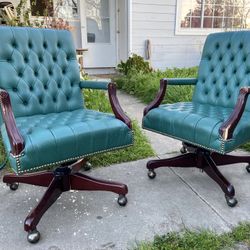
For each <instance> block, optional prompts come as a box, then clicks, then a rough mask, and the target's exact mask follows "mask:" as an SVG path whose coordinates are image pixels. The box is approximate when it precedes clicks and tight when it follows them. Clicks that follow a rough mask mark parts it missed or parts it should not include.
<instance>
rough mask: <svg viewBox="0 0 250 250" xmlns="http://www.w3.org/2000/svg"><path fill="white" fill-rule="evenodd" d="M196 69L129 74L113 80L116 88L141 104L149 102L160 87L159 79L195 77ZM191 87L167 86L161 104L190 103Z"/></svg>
mask: <svg viewBox="0 0 250 250" xmlns="http://www.w3.org/2000/svg"><path fill="white" fill-rule="evenodd" d="M197 70H198V68H197V67H192V68H182V69H178V68H174V69H167V70H165V71H155V72H152V73H148V74H141V73H138V74H130V75H128V76H118V77H115V78H114V81H115V82H116V83H117V85H118V87H119V88H120V89H122V90H124V91H126V92H127V93H129V94H132V95H135V96H136V97H138V98H139V99H140V100H141V101H142V102H144V103H149V102H151V101H152V100H153V99H154V98H155V96H156V94H157V92H158V90H159V86H160V79H161V78H181V77H196V76H197ZM193 89H194V87H193V86H168V89H167V95H166V97H165V99H164V101H163V103H166V102H168V103H174V102H179V101H190V100H191V98H192V94H193Z"/></svg>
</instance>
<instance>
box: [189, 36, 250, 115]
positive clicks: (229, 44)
mask: <svg viewBox="0 0 250 250" xmlns="http://www.w3.org/2000/svg"><path fill="white" fill-rule="evenodd" d="M244 86H250V32H249V31H238V32H224V33H214V34H210V35H209V36H208V37H207V39H206V42H205V44H204V48H203V53H202V58H201V62H200V66H199V72H198V82H197V85H196V88H195V91H194V95H193V101H195V102H199V103H203V104H210V105H215V106H222V107H227V108H233V107H234V106H235V104H236V101H237V97H238V94H239V90H240V88H241V87H244ZM246 109H247V110H248V111H250V102H248V103H247V106H246Z"/></svg>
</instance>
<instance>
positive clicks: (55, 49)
mask: <svg viewBox="0 0 250 250" xmlns="http://www.w3.org/2000/svg"><path fill="white" fill-rule="evenodd" d="M0 33H1V37H0V88H1V89H4V90H6V91H7V92H8V93H9V95H10V100H11V104H12V109H13V113H14V116H15V121H16V125H17V128H18V130H19V132H20V134H21V136H22V137H23V139H24V144H25V148H24V150H23V151H22V152H21V154H19V155H16V156H14V155H12V154H11V147H10V141H9V138H8V135H7V132H6V127H5V124H2V121H1V124H2V125H1V133H2V137H3V143H4V146H5V149H6V152H7V153H8V154H9V160H10V164H11V167H12V168H13V170H14V171H15V172H16V173H17V174H22V173H26V172H31V171H36V170H41V169H42V168H45V167H49V166H54V165H55V166H56V165H60V164H61V163H64V162H67V161H72V160H76V159H79V158H84V157H85V156H89V155H93V154H96V153H100V152H105V151H110V150H113V149H118V148H123V147H127V146H130V145H131V144H132V143H133V135H132V130H131V129H129V128H128V126H127V125H126V124H125V123H123V122H122V121H120V120H119V119H116V118H115V116H114V115H112V114H105V113H100V112H97V111H93V110H87V109H85V108H84V107H83V103H84V101H83V97H82V91H81V89H82V88H85V87H88V88H95V89H107V83H104V82H98V83H96V82H94V83H90V81H80V74H79V67H78V63H77V60H76V54H75V48H74V46H73V40H72V37H71V34H70V32H68V31H62V30H48V29H35V28H21V27H0Z"/></svg>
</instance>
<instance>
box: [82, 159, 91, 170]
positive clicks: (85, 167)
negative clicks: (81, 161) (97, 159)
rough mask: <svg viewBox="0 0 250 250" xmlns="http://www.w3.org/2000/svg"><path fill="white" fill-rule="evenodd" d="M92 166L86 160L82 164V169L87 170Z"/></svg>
mask: <svg viewBox="0 0 250 250" xmlns="http://www.w3.org/2000/svg"><path fill="white" fill-rule="evenodd" d="M91 168H92V165H91V163H90V162H88V161H87V162H86V163H85V165H84V166H83V170H84V171H89V170H90V169H91Z"/></svg>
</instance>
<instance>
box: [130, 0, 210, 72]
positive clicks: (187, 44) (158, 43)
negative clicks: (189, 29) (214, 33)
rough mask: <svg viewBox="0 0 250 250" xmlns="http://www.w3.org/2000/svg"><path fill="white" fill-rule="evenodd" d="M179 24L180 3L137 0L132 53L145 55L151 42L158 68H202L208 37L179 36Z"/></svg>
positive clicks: (133, 21) (154, 60) (134, 6)
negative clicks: (178, 8) (176, 30)
mask: <svg viewBox="0 0 250 250" xmlns="http://www.w3.org/2000/svg"><path fill="white" fill-rule="evenodd" d="M175 22H176V0H154V1H152V0H133V3H132V52H133V53H136V54H139V55H141V56H145V41H146V40H147V39H149V40H150V41H151V51H152V56H151V64H152V66H153V67H154V68H159V69H165V68H166V67H171V68H172V67H190V66H196V65H198V64H199V61H200V57H201V51H202V48H203V43H204V41H205V38H206V36H192V35H175Z"/></svg>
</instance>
